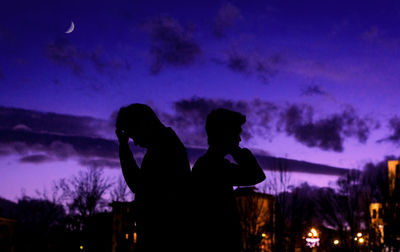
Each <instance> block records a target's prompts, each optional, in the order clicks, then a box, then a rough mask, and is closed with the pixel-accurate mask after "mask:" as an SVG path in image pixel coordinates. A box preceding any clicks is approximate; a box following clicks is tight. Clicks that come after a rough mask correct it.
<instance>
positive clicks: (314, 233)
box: [311, 228, 318, 237]
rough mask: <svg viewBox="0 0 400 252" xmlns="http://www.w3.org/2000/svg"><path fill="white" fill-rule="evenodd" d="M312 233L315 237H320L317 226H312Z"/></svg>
mask: <svg viewBox="0 0 400 252" xmlns="http://www.w3.org/2000/svg"><path fill="white" fill-rule="evenodd" d="M311 233H312V235H313V236H314V237H318V233H317V230H315V228H311Z"/></svg>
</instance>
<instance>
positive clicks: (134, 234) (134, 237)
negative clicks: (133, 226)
mask: <svg viewBox="0 0 400 252" xmlns="http://www.w3.org/2000/svg"><path fill="white" fill-rule="evenodd" d="M136 239H137V234H136V232H135V233H133V243H136Z"/></svg>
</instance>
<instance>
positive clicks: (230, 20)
mask: <svg viewBox="0 0 400 252" xmlns="http://www.w3.org/2000/svg"><path fill="white" fill-rule="evenodd" d="M241 18H242V14H241V12H240V10H239V9H238V8H237V7H236V6H234V5H233V4H231V3H225V4H224V5H222V6H221V8H220V9H219V10H218V13H217V15H216V16H215V18H214V22H213V26H212V31H213V34H214V36H216V37H217V38H222V37H224V36H225V35H226V31H227V30H228V29H229V28H231V27H232V26H233V24H234V23H235V22H236V21H237V20H240V19H241Z"/></svg>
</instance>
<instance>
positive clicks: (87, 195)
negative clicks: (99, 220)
mask: <svg viewBox="0 0 400 252" xmlns="http://www.w3.org/2000/svg"><path fill="white" fill-rule="evenodd" d="M111 185H112V184H111V183H110V182H109V180H108V179H107V178H104V177H103V171H102V169H100V168H87V170H85V171H80V172H79V174H78V175H75V176H72V177H71V178H69V179H61V180H59V181H58V182H56V183H55V184H54V188H53V189H54V190H53V191H54V192H55V193H56V194H57V193H58V192H59V193H60V194H61V195H60V197H61V199H62V201H63V202H64V204H65V205H66V206H67V209H68V213H69V215H70V216H71V218H74V217H75V221H74V224H76V225H77V226H75V227H72V226H71V228H72V229H75V228H77V229H80V230H81V229H83V226H84V223H85V221H86V219H87V218H88V217H90V216H93V215H94V214H95V213H97V212H100V211H102V210H104V209H105V208H106V207H107V206H108V204H107V203H108V202H107V201H106V200H105V199H104V196H105V194H106V192H107V190H108V189H109V188H110V187H111ZM73 226H74V225H73Z"/></svg>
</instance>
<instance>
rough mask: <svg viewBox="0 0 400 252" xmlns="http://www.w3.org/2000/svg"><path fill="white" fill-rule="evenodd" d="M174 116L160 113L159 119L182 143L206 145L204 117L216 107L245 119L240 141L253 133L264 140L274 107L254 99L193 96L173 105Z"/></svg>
mask: <svg viewBox="0 0 400 252" xmlns="http://www.w3.org/2000/svg"><path fill="white" fill-rule="evenodd" d="M173 108H174V112H175V113H174V114H167V113H163V114H162V115H161V118H162V119H163V121H165V122H166V123H167V124H168V125H171V126H172V127H173V128H174V129H176V130H177V131H178V133H179V134H180V136H181V137H182V139H183V140H184V142H185V143H186V144H189V145H196V146H206V145H207V137H206V134H205V130H204V127H205V121H206V118H207V115H208V114H209V113H210V112H211V111H212V110H213V109H216V108H226V109H230V110H234V111H237V112H240V113H242V114H244V115H246V117H247V122H246V124H245V125H244V127H243V133H242V138H243V139H244V140H249V139H250V138H251V137H252V135H253V134H257V135H258V136H261V137H266V135H267V133H268V132H269V131H270V129H271V123H272V120H273V119H274V113H276V112H277V109H278V108H277V107H276V106H275V105H274V104H273V103H269V102H265V101H261V100H259V99H255V100H253V101H251V102H248V101H232V100H225V99H208V98H200V97H193V98H190V99H183V100H179V101H176V102H174V104H173Z"/></svg>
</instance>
